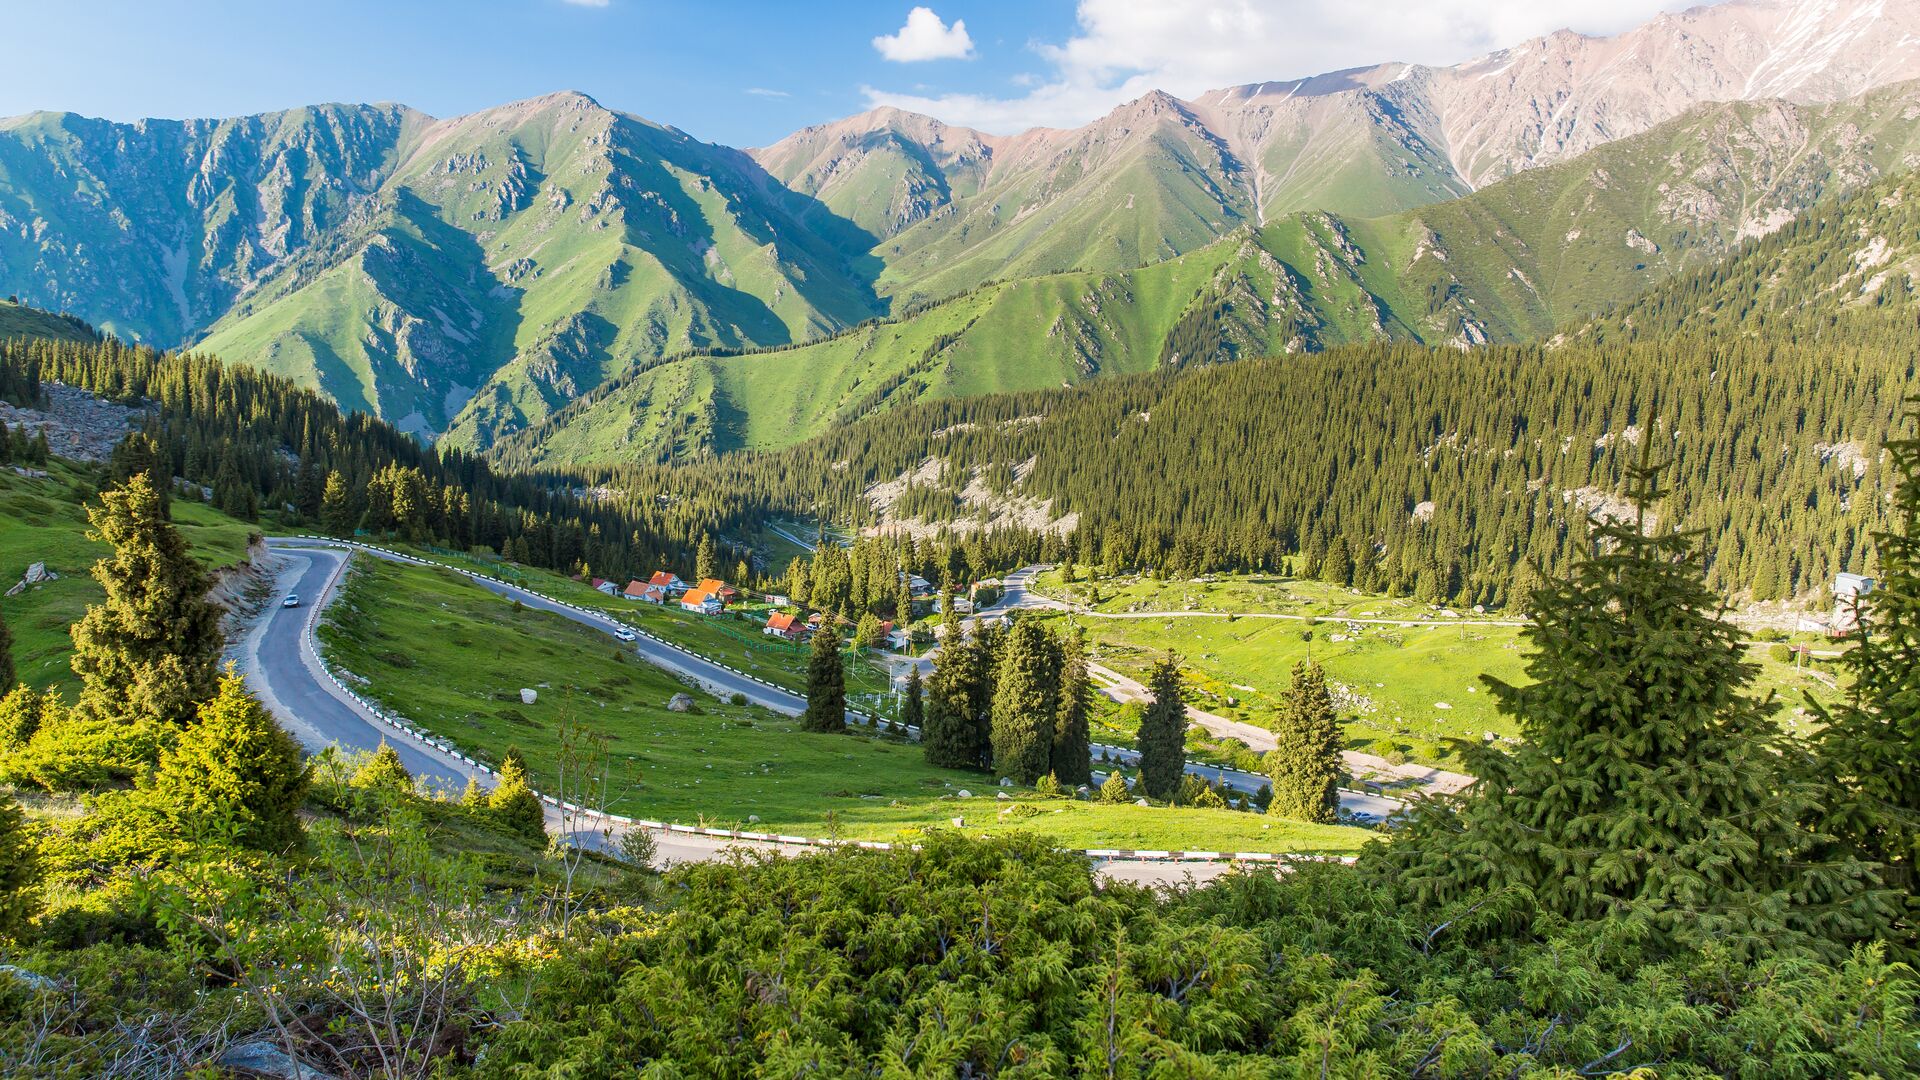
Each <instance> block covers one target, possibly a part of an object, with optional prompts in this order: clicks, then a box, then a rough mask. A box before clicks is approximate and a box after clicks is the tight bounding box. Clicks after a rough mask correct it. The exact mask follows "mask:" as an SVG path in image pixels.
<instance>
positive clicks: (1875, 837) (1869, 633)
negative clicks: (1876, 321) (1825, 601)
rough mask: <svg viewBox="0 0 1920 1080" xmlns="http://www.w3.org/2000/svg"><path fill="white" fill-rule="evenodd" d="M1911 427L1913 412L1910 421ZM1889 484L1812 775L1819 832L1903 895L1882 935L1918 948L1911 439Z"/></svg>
mask: <svg viewBox="0 0 1920 1080" xmlns="http://www.w3.org/2000/svg"><path fill="white" fill-rule="evenodd" d="M1911 419H1912V420H1914V421H1920V412H1917V413H1915V414H1913V416H1912V417H1911ZM1887 450H1888V453H1889V456H1890V457H1891V458H1892V467H1893V472H1894V475H1895V479H1896V484H1895V489H1894V507H1893V521H1892V527H1891V528H1889V529H1887V530H1885V531H1882V532H1878V533H1875V534H1874V538H1873V540H1874V552H1875V555H1876V556H1877V557H1878V560H1879V579H1878V581H1877V582H1876V587H1875V588H1874V591H1873V592H1872V593H1871V594H1869V595H1868V596H1866V597H1864V598H1862V600H1861V604H1862V610H1861V611H1860V612H1859V616H1860V617H1859V619H1858V624H1857V626H1856V628H1855V630H1854V632H1853V634H1852V641H1851V644H1852V645H1853V648H1851V649H1849V650H1848V651H1847V653H1846V655H1845V658H1844V660H1843V662H1844V663H1845V664H1846V666H1847V668H1848V669H1849V671H1851V672H1852V675H1853V685H1852V686H1851V687H1850V688H1849V694H1848V699H1847V701H1846V702H1845V704H1843V705H1841V706H1840V707H1838V708H1835V709H1831V710H1829V709H1824V708H1819V706H1818V704H1817V703H1816V706H1815V707H1816V708H1817V709H1819V712H1820V716H1821V719H1822V720H1823V721H1824V724H1825V726H1824V727H1823V728H1822V730H1821V732H1820V734H1819V735H1818V736H1817V740H1816V748H1817V750H1818V751H1819V765H1820V770H1819V772H1818V773H1817V774H1816V778H1817V779H1818V780H1819V781H1821V782H1823V784H1824V785H1825V786H1826V787H1827V788H1828V790H1830V791H1831V792H1832V793H1833V795H1832V798H1831V799H1830V800H1829V807H1828V811H1827V813H1826V815H1825V816H1824V819H1823V820H1822V821H1821V822H1820V824H1821V825H1822V827H1823V828H1824V829H1825V830H1826V831H1827V832H1828V833H1830V834H1832V835H1833V836H1835V837H1836V838H1837V839H1838V840H1839V841H1840V842H1841V843H1843V844H1845V845H1847V846H1848V847H1850V848H1851V850H1852V851H1854V852H1857V853H1858V854H1859V855H1860V856H1861V857H1862V858H1865V859H1867V860H1869V861H1871V862H1873V863H1876V864H1878V866H1879V871H1878V872H1879V875H1880V878H1881V880H1882V881H1883V882H1884V883H1885V884H1886V885H1887V887H1888V888H1889V889H1890V890H1891V891H1892V892H1893V893H1894V894H1896V895H1897V896H1899V897H1902V898H1904V902H1903V903H1902V904H1901V910H1900V912H1899V915H1898V917H1897V922H1896V923H1895V925H1893V926H1890V927H1888V928H1887V931H1886V932H1887V933H1888V934H1889V935H1890V936H1892V937H1894V938H1895V939H1896V940H1898V941H1899V942H1900V943H1901V945H1902V947H1903V948H1904V949H1906V950H1907V951H1908V952H1909V953H1912V952H1915V951H1920V895H1916V894H1920V877H1917V876H1916V867H1917V866H1920V435H1912V436H1909V437H1907V438H1905V439H1897V440H1890V441H1889V442H1888V443H1887Z"/></svg>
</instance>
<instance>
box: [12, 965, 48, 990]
mask: <svg viewBox="0 0 1920 1080" xmlns="http://www.w3.org/2000/svg"><path fill="white" fill-rule="evenodd" d="M0 975H5V976H7V977H9V978H11V979H12V980H13V981H14V982H17V983H19V984H20V985H22V986H25V987H27V988H29V989H32V990H58V989H60V984H59V983H57V982H54V981H53V980H52V979H49V978H47V977H46V976H45V975H42V974H40V973H39V972H37V971H28V970H27V969H26V968H23V967H15V966H14V965H12V964H0Z"/></svg>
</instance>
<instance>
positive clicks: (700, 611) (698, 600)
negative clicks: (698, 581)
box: [680, 589, 726, 615]
mask: <svg viewBox="0 0 1920 1080" xmlns="http://www.w3.org/2000/svg"><path fill="white" fill-rule="evenodd" d="M725 607H726V605H725V604H723V603H721V602H720V597H719V596H717V595H716V594H714V593H711V592H708V591H707V590H705V589H689V590H687V593H686V595H685V596H682V597H681V598H680V608H681V610H683V611H691V612H693V613H694V614H696V615H718V614H720V612H721V611H722V610H723V609H724V608H725Z"/></svg>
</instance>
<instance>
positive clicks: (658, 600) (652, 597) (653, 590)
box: [620, 579, 667, 604]
mask: <svg viewBox="0 0 1920 1080" xmlns="http://www.w3.org/2000/svg"><path fill="white" fill-rule="evenodd" d="M620 595H622V596H624V597H626V598H627V599H629V600H639V601H641V602H643V603H648V604H664V603H666V602H667V590H666V589H664V588H662V587H661V586H659V585H649V584H647V583H646V582H644V581H640V580H638V579H636V580H633V581H629V582H627V587H626V589H625V590H624V591H622V592H621V594H620Z"/></svg>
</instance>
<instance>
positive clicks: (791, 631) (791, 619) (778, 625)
mask: <svg viewBox="0 0 1920 1080" xmlns="http://www.w3.org/2000/svg"><path fill="white" fill-rule="evenodd" d="M763 632H764V633H766V634H767V635H768V636H770V637H777V638H786V639H787V640H788V641H799V640H800V639H801V638H803V637H805V636H806V633H807V624H806V623H804V622H802V621H801V620H800V616H798V615H792V614H789V613H787V612H784V611H776V612H774V613H773V614H771V615H769V616H767V627H766V630H765V631H763Z"/></svg>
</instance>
